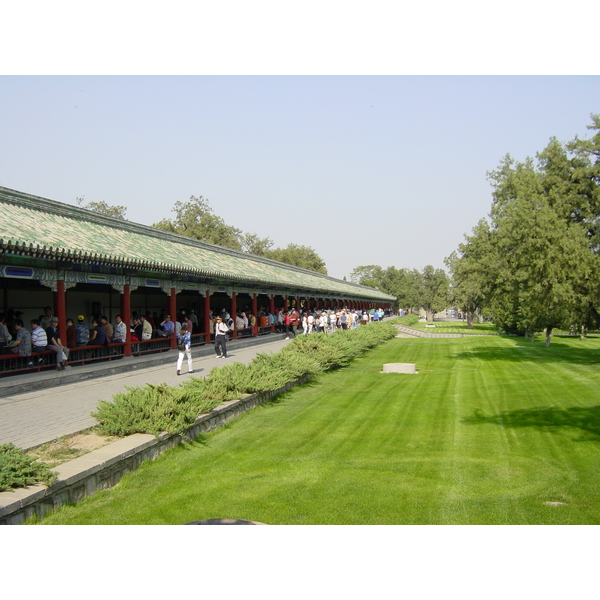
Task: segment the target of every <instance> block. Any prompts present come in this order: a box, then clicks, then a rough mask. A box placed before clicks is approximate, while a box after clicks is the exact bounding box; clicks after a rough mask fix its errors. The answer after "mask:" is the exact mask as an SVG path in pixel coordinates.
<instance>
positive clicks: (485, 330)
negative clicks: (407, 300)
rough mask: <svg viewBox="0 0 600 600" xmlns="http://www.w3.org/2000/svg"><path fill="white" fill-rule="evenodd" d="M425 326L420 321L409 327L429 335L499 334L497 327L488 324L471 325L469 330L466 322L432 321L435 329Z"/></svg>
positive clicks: (425, 324)
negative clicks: (426, 332)
mask: <svg viewBox="0 0 600 600" xmlns="http://www.w3.org/2000/svg"><path fill="white" fill-rule="evenodd" d="M427 325H428V324H427V323H425V322H424V321H420V322H418V323H415V324H414V325H410V327H414V328H415V329H421V330H422V331H428V332H430V333H466V334H469V335H483V334H487V335H489V334H493V335H496V334H498V333H499V331H498V327H497V326H496V325H494V324H493V323H490V322H486V323H473V327H472V328H471V329H469V327H468V325H467V322H466V321H434V322H433V325H435V327H427Z"/></svg>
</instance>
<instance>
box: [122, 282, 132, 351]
mask: <svg viewBox="0 0 600 600" xmlns="http://www.w3.org/2000/svg"><path fill="white" fill-rule="evenodd" d="M121 319H123V323H125V331H126V332H127V333H126V337H125V347H124V348H123V354H124V355H125V356H131V287H130V285H129V284H128V283H126V284H125V285H124V286H123V293H122V294H121Z"/></svg>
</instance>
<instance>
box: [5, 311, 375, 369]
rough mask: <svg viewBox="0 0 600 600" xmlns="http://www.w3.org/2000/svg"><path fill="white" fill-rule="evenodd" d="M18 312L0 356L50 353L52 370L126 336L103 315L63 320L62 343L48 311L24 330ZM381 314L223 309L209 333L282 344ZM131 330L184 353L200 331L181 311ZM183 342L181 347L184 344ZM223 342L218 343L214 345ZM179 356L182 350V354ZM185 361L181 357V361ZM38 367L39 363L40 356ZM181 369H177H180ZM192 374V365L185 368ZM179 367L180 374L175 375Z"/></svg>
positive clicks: (144, 317) (10, 314)
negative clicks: (273, 335) (267, 336)
mask: <svg viewBox="0 0 600 600" xmlns="http://www.w3.org/2000/svg"><path fill="white" fill-rule="evenodd" d="M22 315H23V313H22V312H20V311H16V310H13V309H11V310H8V311H7V312H6V313H0V354H11V355H12V354H16V355H19V356H23V357H31V356H32V353H40V352H44V351H47V350H50V351H52V352H54V353H55V354H56V369H57V370H64V368H65V364H66V362H67V361H68V358H69V352H70V350H72V349H74V348H81V347H83V346H108V345H109V344H111V343H123V342H125V341H126V337H127V327H128V325H127V324H126V323H125V322H124V321H123V318H122V316H121V315H116V317H115V323H114V325H113V324H112V323H110V322H109V320H108V319H107V318H106V316H105V315H93V316H92V317H91V318H90V320H89V323H90V324H89V325H87V324H86V318H85V317H84V316H83V315H79V316H78V317H77V319H76V321H75V320H73V319H72V318H68V319H67V320H66V340H61V339H60V337H59V334H58V317H57V316H55V315H53V314H52V308H51V307H50V306H47V307H45V309H44V313H43V314H41V315H40V316H39V318H37V319H32V320H31V321H30V323H29V324H28V325H29V327H26V325H25V323H24V322H23V320H22V319H21V316H22ZM383 316H384V312H383V310H381V309H376V310H374V309H371V310H370V311H360V310H348V309H339V310H334V309H315V310H311V311H308V312H306V311H298V310H296V308H290V309H289V310H285V309H283V308H278V309H276V310H275V313H274V314H273V313H271V312H270V311H269V310H267V309H264V308H262V309H260V310H259V311H258V314H257V315H254V314H253V313H252V312H251V311H238V312H237V314H236V315H235V318H233V317H232V316H231V315H230V314H229V312H228V311H227V310H226V309H225V308H223V309H221V310H220V311H214V312H213V311H211V313H210V322H209V329H210V331H209V333H210V334H211V335H215V334H216V333H217V334H219V335H226V333H228V332H230V331H233V330H236V331H238V332H244V331H247V332H248V334H249V335H256V333H257V330H258V328H261V329H266V328H271V327H273V328H274V329H275V331H277V332H280V333H282V334H285V336H286V339H289V337H290V336H296V335H297V334H299V333H300V332H301V333H302V334H304V335H308V334H311V333H313V332H316V333H319V332H329V333H330V332H333V331H336V330H338V329H354V328H356V327H357V326H358V325H359V324H366V323H368V322H370V321H378V320H381V319H383ZM129 329H130V332H131V335H130V339H131V341H133V342H136V341H145V340H151V339H160V338H170V337H173V336H176V337H177V339H178V342H181V343H182V344H183V345H184V346H185V347H186V351H187V350H189V348H190V345H191V341H190V340H191V335H192V333H193V332H194V331H198V329H199V320H198V315H197V314H196V312H195V311H194V310H190V311H182V312H181V313H180V314H179V315H178V316H177V318H175V319H173V317H172V315H170V314H169V313H162V314H160V315H159V314H158V313H156V312H154V313H150V312H146V313H145V314H141V315H139V314H138V313H137V312H133V313H132V316H131V319H130V322H129ZM182 340H185V342H182ZM217 341H219V342H220V343H221V340H217ZM218 348H219V345H216V351H217V354H218V355H221V356H222V355H223V354H224V356H223V357H224V358H226V350H224V348H221V351H220V353H219V350H218ZM180 352H182V350H180ZM181 358H183V356H182V357H181ZM37 360H38V362H39V363H40V364H41V363H42V360H43V359H42V358H41V357H39V358H38V359H37ZM28 365H29V366H30V367H33V366H35V365H34V362H33V359H32V360H30V361H29V362H28ZM180 366H181V365H179V368H180ZM189 367H190V371H191V362H190V363H189ZM179 368H178V371H179Z"/></svg>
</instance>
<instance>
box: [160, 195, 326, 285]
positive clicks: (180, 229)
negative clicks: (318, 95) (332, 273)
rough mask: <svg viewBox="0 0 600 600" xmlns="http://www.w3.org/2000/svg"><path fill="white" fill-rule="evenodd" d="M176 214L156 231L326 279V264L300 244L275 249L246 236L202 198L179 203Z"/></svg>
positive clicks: (251, 235) (262, 240)
mask: <svg viewBox="0 0 600 600" xmlns="http://www.w3.org/2000/svg"><path fill="white" fill-rule="evenodd" d="M173 212H174V213H175V218H174V219H173V220H171V219H162V220H161V221H159V222H158V223H154V225H153V227H156V228H157V229H162V230H163V231H170V232H172V233H178V234H179V235H185V236H188V237H191V238H194V239H196V240H202V241H204V242H208V243H209V244H217V245H219V246H224V247H226V248H233V249H234V250H241V251H243V252H247V253H248V254H254V255H256V256H263V257H265V258H270V259H273V260H277V261H279V262H283V263H286V264H289V265H294V266H297V267H302V268H303V269H309V270H311V271H316V272H317V273H323V274H324V275H327V269H326V266H325V261H323V259H322V258H321V257H320V256H319V255H318V254H317V252H316V251H315V250H314V249H313V248H310V247H308V246H299V245H297V244H289V245H288V246H287V247H286V248H273V240H271V239H270V238H268V237H266V238H261V237H259V236H258V235H256V234H254V233H244V232H243V231H242V230H241V229H238V228H237V227H233V226H231V225H227V223H226V222H225V221H224V219H222V218H221V217H219V216H218V215H215V214H214V212H213V209H212V208H211V206H210V204H209V202H208V200H207V199H206V198H204V197H203V196H190V199H189V200H188V201H187V202H181V201H178V202H176V203H175V205H174V207H173Z"/></svg>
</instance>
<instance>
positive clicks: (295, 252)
mask: <svg viewBox="0 0 600 600" xmlns="http://www.w3.org/2000/svg"><path fill="white" fill-rule="evenodd" d="M263 256H264V257H266V258H271V259H273V260H277V261H279V262H282V263H286V264H288V265H294V266H296V267H302V268H303V269H310V270H311V271H315V272H317V273H322V274H323V275H327V268H326V267H325V261H324V260H323V259H322V258H321V257H320V256H319V255H318V254H317V253H316V251H315V250H314V249H313V248H311V247H310V246H299V245H297V244H289V245H288V246H287V247H286V248H275V249H273V250H266V251H265V252H264V253H263Z"/></svg>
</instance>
